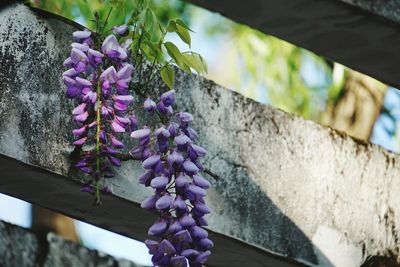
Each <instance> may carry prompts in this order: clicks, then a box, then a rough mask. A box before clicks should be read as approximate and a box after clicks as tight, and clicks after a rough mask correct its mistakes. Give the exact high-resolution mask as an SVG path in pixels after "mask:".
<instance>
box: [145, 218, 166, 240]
mask: <svg viewBox="0 0 400 267" xmlns="http://www.w3.org/2000/svg"><path fill="white" fill-rule="evenodd" d="M165 230H167V222H166V221H165V220H163V219H161V220H158V221H157V222H155V223H154V224H153V225H152V226H151V227H150V229H149V232H148V234H149V235H152V236H158V235H160V234H162V233H164V232H165Z"/></svg>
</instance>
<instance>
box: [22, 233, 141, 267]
mask: <svg viewBox="0 0 400 267" xmlns="http://www.w3.org/2000/svg"><path fill="white" fill-rule="evenodd" d="M47 239H48V242H49V250H48V253H47V257H46V261H45V263H44V265H43V266H44V267H54V266H73V267H135V266H138V265H136V264H134V263H132V262H129V261H127V260H121V259H115V258H113V257H110V256H108V255H106V254H104V253H99V252H97V251H94V250H89V249H87V248H85V247H83V246H80V245H78V244H74V243H71V242H68V241H65V240H63V239H62V238H61V237H59V236H56V235H54V234H51V233H50V234H49V235H48V237H47ZM21 267H22V266H21Z"/></svg>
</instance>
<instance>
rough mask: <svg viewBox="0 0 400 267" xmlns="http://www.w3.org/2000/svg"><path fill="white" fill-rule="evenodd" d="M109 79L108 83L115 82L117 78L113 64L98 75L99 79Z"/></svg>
mask: <svg viewBox="0 0 400 267" xmlns="http://www.w3.org/2000/svg"><path fill="white" fill-rule="evenodd" d="M105 80H106V81H109V82H110V83H112V84H113V83H115V82H116V80H117V71H116V70H115V68H114V67H113V66H111V67H109V68H107V69H106V70H105V71H103V72H102V73H101V75H100V81H105Z"/></svg>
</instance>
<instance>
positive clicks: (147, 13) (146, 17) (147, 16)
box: [143, 8, 154, 31]
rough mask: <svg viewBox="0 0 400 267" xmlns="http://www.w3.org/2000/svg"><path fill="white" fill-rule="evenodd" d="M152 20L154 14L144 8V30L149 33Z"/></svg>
mask: <svg viewBox="0 0 400 267" xmlns="http://www.w3.org/2000/svg"><path fill="white" fill-rule="evenodd" d="M153 18H154V13H153V11H152V10H151V9H150V8H146V10H145V12H144V21H143V25H144V29H145V30H146V31H150V30H151V29H152V27H153Z"/></svg>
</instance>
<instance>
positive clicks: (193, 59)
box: [183, 52, 208, 74]
mask: <svg viewBox="0 0 400 267" xmlns="http://www.w3.org/2000/svg"><path fill="white" fill-rule="evenodd" d="M183 56H184V58H185V63H186V64H187V65H188V66H189V67H191V68H193V69H194V70H195V71H196V72H197V73H198V74H207V71H208V67H207V63H206V62H205V60H204V59H203V58H202V57H201V56H200V55H199V54H197V53H193V52H191V53H185V54H183Z"/></svg>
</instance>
